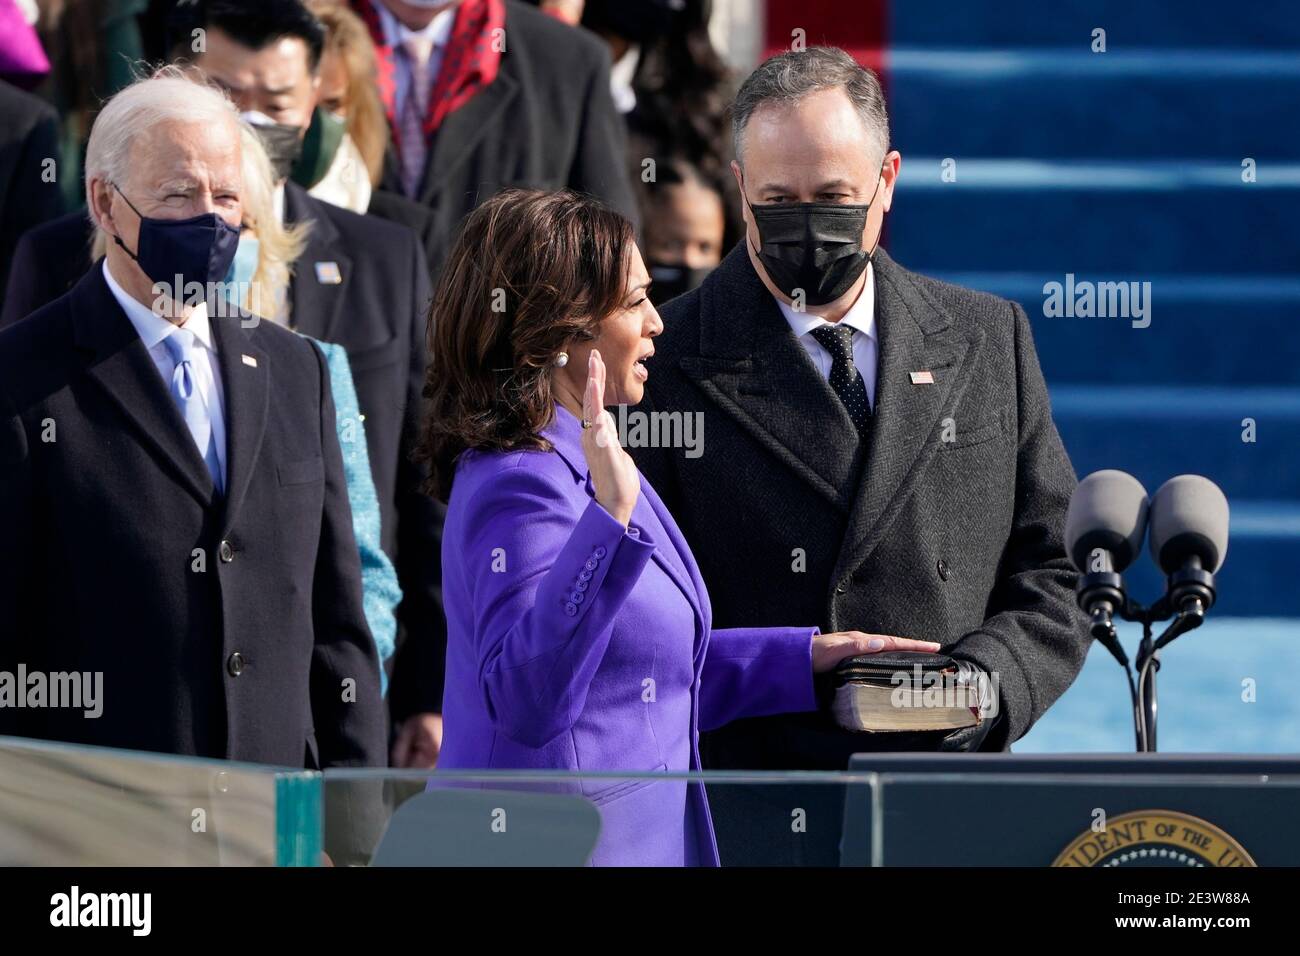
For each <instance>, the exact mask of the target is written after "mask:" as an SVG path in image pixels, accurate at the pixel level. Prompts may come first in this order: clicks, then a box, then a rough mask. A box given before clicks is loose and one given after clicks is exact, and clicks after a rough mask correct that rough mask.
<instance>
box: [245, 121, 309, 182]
mask: <svg viewBox="0 0 1300 956" xmlns="http://www.w3.org/2000/svg"><path fill="white" fill-rule="evenodd" d="M240 119H242V120H243V121H244V122H245V123H247V124H248V125H249V126H251V127H252V128H253V132H254V133H256V134H257V138H258V140H260V141H261V143H262V149H264V150H266V158H267V159H269V160H270V161H271V174H272V175H273V176H275V181H276V182H277V183H281V182H284V180H285V179H287V178H288V177H289V173H290V172H291V171H292V170H293V164H294V163H296V162H298V157H299V156H301V155H302V135H303V130H302V127H301V126H290V125H288V124H287V123H275V122H272V121H271V118H270V117H269V116H267V115H266V114H265V113H256V112H254V113H241V114H240Z"/></svg>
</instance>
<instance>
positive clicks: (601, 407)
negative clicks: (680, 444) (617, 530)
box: [582, 349, 641, 527]
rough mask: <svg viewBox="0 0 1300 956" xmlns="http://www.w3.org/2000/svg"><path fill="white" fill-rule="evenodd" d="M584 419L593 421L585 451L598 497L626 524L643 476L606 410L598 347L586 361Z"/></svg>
mask: <svg viewBox="0 0 1300 956" xmlns="http://www.w3.org/2000/svg"><path fill="white" fill-rule="evenodd" d="M582 418H583V420H584V421H588V422H591V423H592V424H591V427H590V428H584V429H583V430H582V453H583V454H584V455H585V456H586V458H587V469H588V470H589V471H590V472H591V483H592V485H593V487H594V488H595V491H596V500H597V501H598V502H600V506H601V507H602V508H604V509H605V510H606V511H608V512H609V513H610V514H611V515H613V516H614V518H615V520H617V521H618V522H619V523H620V524H622V525H623V526H624V527H626V526H627V523H628V522H629V521H631V520H632V509H633V508H634V507H635V506H636V500H637V498H638V497H640V495H641V475H640V473H639V472H638V471H637V470H636V463H635V462H633V461H632V456H631V455H629V454H628V453H627V452H626V451H624V450H623V446H622V445H621V444H620V443H619V440H618V426H617V425H615V424H614V416H613V415H611V414H610V413H609V412H607V411H605V363H604V361H603V360H602V359H601V357H600V353H599V352H598V351H596V350H595V349H592V350H591V358H589V359H588V360H587V387H586V388H585V389H584V390H583V393H582Z"/></svg>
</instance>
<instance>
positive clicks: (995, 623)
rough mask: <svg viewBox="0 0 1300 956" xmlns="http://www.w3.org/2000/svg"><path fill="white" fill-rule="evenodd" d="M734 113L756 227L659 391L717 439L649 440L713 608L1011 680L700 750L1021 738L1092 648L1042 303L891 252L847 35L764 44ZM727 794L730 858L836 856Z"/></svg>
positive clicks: (873, 132) (666, 351)
mask: <svg viewBox="0 0 1300 956" xmlns="http://www.w3.org/2000/svg"><path fill="white" fill-rule="evenodd" d="M734 124H735V133H736V154H737V160H736V162H735V163H733V170H734V171H735V173H736V176H737V179H738V181H739V183H740V187H741V192H742V195H743V196H744V198H745V208H744V215H745V220H746V223H747V235H746V237H745V240H744V243H743V244H742V245H740V246H737V247H736V248H735V249H733V250H732V252H731V253H730V254H729V255H728V256H727V258H726V259H725V260H724V261H723V263H722V264H721V265H720V266H719V267H718V269H717V270H716V271H715V272H713V273H712V274H711V275H710V276H709V278H708V279H706V280H705V282H704V284H703V285H702V286H701V287H700V288H699V289H697V290H695V291H693V292H690V293H688V294H686V295H684V296H682V297H680V298H678V299H676V300H674V301H673V302H671V303H669V304H668V305H666V306H665V307H664V308H663V317H664V324H665V328H666V331H665V333H664V334H663V335H662V336H661V337H660V339H659V340H658V341H657V343H656V355H655V357H654V359H653V360H652V362H651V373H650V377H649V383H648V386H647V387H648V392H649V401H648V402H647V403H645V407H644V409H643V410H645V411H654V412H674V413H676V412H685V413H697V414H700V415H701V416H702V419H703V438H704V446H703V448H704V454H698V453H692V455H687V454H685V453H684V452H683V451H682V450H680V449H676V450H675V449H669V448H633V449H631V451H632V453H633V455H634V457H635V458H636V459H637V462H638V464H639V465H640V467H641V469H642V471H643V472H644V473H645V475H646V477H647V478H648V479H649V480H650V482H651V484H652V485H653V486H654V487H655V489H656V490H657V491H658V492H659V493H660V495H662V496H663V498H664V500H665V502H666V503H667V504H668V506H669V508H670V510H671V511H672V513H673V515H674V517H676V519H677V521H678V523H679V524H680V525H681V528H682V531H683V532H684V533H685V535H686V537H687V539H688V541H689V543H690V545H691V548H692V550H693V551H694V553H695V555H696V558H697V559H698V561H699V563H700V567H701V569H702V571H703V574H704V578H705V582H706V583H707V584H708V587H709V594H710V597H711V599H712V601H713V612H714V620H715V622H716V623H717V625H718V626H720V627H735V626H746V625H748V626H755V625H766V624H775V623H777V622H779V621H790V620H796V621H799V620H802V621H812V622H817V623H819V624H820V625H821V627H822V628H823V629H824V630H838V629H842V628H854V629H857V630H862V631H866V632H870V633H881V634H892V635H902V636H906V637H912V638H922V639H931V640H935V641H939V642H940V643H941V644H942V645H943V652H944V653H947V654H949V655H951V656H952V657H954V658H957V659H958V660H962V661H965V662H966V663H967V665H968V666H974V667H978V668H979V669H980V671H982V672H983V673H984V675H986V676H987V677H988V678H989V679H990V683H991V684H993V685H994V686H997V687H998V688H1000V695H999V698H998V699H997V701H996V704H997V708H996V710H997V713H996V717H993V716H992V715H990V717H986V718H985V720H984V721H983V722H982V723H981V725H980V728H979V729H978V730H975V731H961V732H958V733H957V734H955V735H951V736H950V737H948V738H946V739H943V740H941V741H940V740H937V739H935V738H934V737H933V735H928V736H927V735H923V736H919V737H913V736H911V735H906V736H901V735H890V734H875V735H870V736H867V735H862V734H856V733H852V732H848V731H844V730H841V729H839V728H838V727H837V726H836V725H835V723H834V722H833V720H832V719H831V718H830V716H829V714H827V713H825V712H822V713H814V714H806V715H790V716H780V717H770V718H760V719H756V720H748V721H738V722H736V723H734V724H732V725H730V726H728V727H725V728H722V729H721V730H718V731H716V732H714V733H713V734H711V735H706V740H705V746H704V748H703V753H704V761H705V765H706V766H710V767H713V768H750V769H753V768H813V769H842V768H843V767H844V766H845V764H846V761H847V760H848V757H849V755H850V754H852V753H854V752H858V751H870V750H874V749H879V748H886V749H898V748H901V749H919V748H926V749H935V748H936V746H937V747H939V748H940V749H954V750H970V749H984V750H1005V749H1007V748H1008V747H1009V745H1010V744H1011V743H1012V742H1013V741H1015V740H1017V739H1018V738H1019V737H1021V736H1022V735H1023V734H1024V733H1025V732H1026V731H1027V730H1028V729H1029V728H1030V727H1031V726H1032V725H1033V723H1034V722H1035V721H1036V720H1038V719H1039V718H1040V717H1041V716H1042V715H1043V712H1044V711H1045V710H1046V709H1047V708H1048V707H1049V706H1050V705H1051V704H1052V702H1053V701H1055V700H1056V699H1057V698H1058V697H1059V696H1060V695H1061V694H1062V693H1063V692H1064V691H1065V689H1066V688H1067V687H1068V686H1069V685H1070V683H1071V682H1072V681H1073V680H1074V678H1075V676H1076V674H1077V673H1078V671H1079V669H1080V667H1081V666H1082V664H1083V660H1084V656H1085V652H1086V650H1087V647H1088V636H1087V630H1086V627H1085V622H1084V619H1083V617H1082V615H1081V613H1080V612H1079V611H1078V610H1077V609H1076V606H1075V602H1074V597H1073V594H1072V586H1073V583H1074V575H1073V573H1072V571H1071V569H1070V565H1069V562H1068V560H1067V559H1066V556H1065V553H1064V548H1063V544H1062V531H1063V526H1064V522H1065V512H1066V507H1067V504H1068V501H1069V498H1070V495H1071V493H1072V491H1073V488H1074V485H1075V478H1074V473H1073V470H1072V468H1071V466H1070V462H1069V459H1068V458H1067V456H1066V453H1065V450H1064V448H1063V447H1062V445H1061V441H1060V438H1059V437H1058V435H1057V432H1056V428H1055V426H1054V425H1053V423H1052V419H1051V411H1050V408H1049V404H1048V397H1047V391H1046V388H1045V385H1044V382H1043V377H1042V374H1041V372H1040V370H1039V366H1038V360H1037V357H1036V355H1035V352H1034V347H1033V342H1032V339H1031V336H1030V330H1029V323H1028V321H1027V319H1026V317H1025V314H1024V312H1023V311H1022V310H1021V309H1020V308H1019V306H1016V305H1014V304H1012V303H1010V302H1006V301H1003V300H1001V299H997V298H995V297H993V296H990V295H985V294H982V293H977V292H971V291H968V290H965V289H960V288H957V287H955V286H951V285H948V284H945V283H941V282H936V281H934V280H931V279H927V278H924V277H922V276H919V275H916V274H914V273H912V272H909V271H908V270H906V269H904V268H903V267H902V266H900V265H898V264H897V263H895V262H894V261H892V260H891V259H890V258H889V257H888V255H886V254H885V253H884V252H876V253H875V255H874V263H873V261H872V260H873V257H872V255H871V253H872V252H873V251H874V247H875V245H876V242H877V240H878V237H879V235H880V230H881V226H882V223H883V218H884V213H885V212H886V211H887V210H888V209H889V206H890V204H891V201H892V196H893V187H894V182H895V178H896V176H897V173H898V169H899V165H900V158H899V154H898V153H897V152H889V151H888V125H887V119H886V115H885V107H884V100H883V97H882V95H881V91H880V87H879V84H878V82H877V81H876V78H875V76H874V74H872V73H870V71H868V70H864V69H862V68H861V67H859V66H858V65H857V64H856V63H854V62H853V60H852V58H850V57H849V56H848V55H847V54H845V53H844V52H843V51H840V50H832V49H826V48H814V49H809V50H808V51H806V52H798V53H787V54H783V55H781V56H778V57H775V58H773V59H772V60H769V61H767V62H766V63H764V64H762V65H761V66H760V67H759V68H758V69H757V70H756V71H755V72H754V74H753V75H752V76H751V77H750V78H749V79H748V80H747V81H746V82H745V84H744V86H743V87H742V88H741V91H740V93H739V94H738V96H737V100H736V105H735V109H734ZM993 678H996V681H995V682H994V681H993V680H992V679H993ZM825 789H826V788H823V792H825ZM718 796H719V799H720V800H722V801H723V802H724V803H725V804H727V807H725V808H724V809H723V810H721V811H719V816H720V817H721V818H722V821H721V822H720V824H719V835H720V840H721V841H722V842H723V843H724V844H727V845H729V846H730V847H731V851H732V852H731V859H732V860H733V861H734V860H736V859H743V860H746V861H748V862H771V861H773V860H776V861H784V862H790V861H792V860H795V859H803V860H821V861H822V862H831V861H833V859H834V857H833V856H831V857H829V858H827V857H824V856H819V855H818V853H820V852H822V851H825V850H827V848H828V845H827V844H825V843H823V844H821V845H820V848H819V849H813V848H814V847H818V844H817V841H816V840H813V839H809V840H807V841H803V844H802V845H800V840H799V838H797V837H796V838H785V839H783V838H782V837H781V836H780V835H779V831H780V829H781V828H779V827H773V829H772V831H771V832H770V833H764V834H762V835H759V836H754V834H753V833H752V832H751V833H749V834H748V835H749V836H750V837H752V838H753V839H751V840H750V849H751V850H752V851H753V854H757V855H752V854H747V855H743V856H738V855H737V854H738V852H739V843H740V842H743V837H744V836H745V835H746V834H745V831H744V828H745V827H746V826H755V825H757V824H756V823H755V821H757V820H759V819H763V818H764V813H767V814H768V816H767V819H776V817H772V816H771V813H770V809H771V808H770V807H768V808H767V809H766V810H765V809H764V806H763V799H764V798H763V797H760V796H757V795H752V794H751V795H750V796H748V797H747V796H746V795H744V794H741V793H739V792H738V789H737V788H732V789H731V790H729V791H727V792H724V793H721V794H719V795H718ZM768 797H769V798H770V797H771V795H770V794H769V795H768ZM775 800H776V803H778V804H782V805H783V806H784V803H785V802H788V801H782V799H781V798H780V797H779V796H778V797H777V798H775ZM810 812H811V811H810ZM826 813H827V815H829V816H832V817H833V816H834V810H833V808H832V809H830V810H827V811H826ZM782 814H783V817H782V818H783V819H784V831H785V833H786V834H787V835H788V834H789V829H790V828H789V808H788V806H786V807H784V809H783V810H782ZM782 814H778V816H782ZM837 827H838V823H837V821H833V822H832V826H831V827H830V828H829V830H831V831H835V833H837ZM809 832H810V833H811V832H812V829H811V827H810V830H809ZM823 832H827V828H823ZM760 847H765V848H766V849H767V850H768V851H770V855H768V856H766V857H765V856H763V854H762V852H760ZM829 852H830V853H831V854H833V853H834V843H833V842H830V843H829ZM723 859H724V861H725V860H727V859H728V853H727V851H726V850H725V849H724V852H723Z"/></svg>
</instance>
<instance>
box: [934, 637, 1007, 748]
mask: <svg viewBox="0 0 1300 956" xmlns="http://www.w3.org/2000/svg"><path fill="white" fill-rule="evenodd" d="M956 664H957V675H956V677H955V678H954V683H955V685H956V686H957V687H958V688H964V689H965V693H966V694H968V695H969V696H968V697H967V698H966V699H967V701H968V702H969V703H970V705H971V706H978V707H979V709H980V715H981V716H980V722H979V723H978V724H976V725H975V726H974V727H962V728H960V729H958V730H954V731H953V732H952V733H950V734H948V736H946V737H944V738H943V740H941V741H940V742H939V752H940V753H954V752H962V753H975V752H976V751H978V750H979V749H980V747H981V745H982V744H983V743H984V741H985V740H986V739H987V738H988V736H989V733H990V732H991V731H992V730H993V728H994V727H996V726H997V725H998V724H999V723H1000V722H1001V721H1002V708H1001V706H1000V705H1001V701H999V700H996V699H995V695H996V693H997V692H996V691H995V690H994V689H993V684H992V681H990V680H989V678H988V675H987V674H985V673H984V671H983V670H981V669H980V668H979V666H977V665H975V664H972V663H971V662H970V661H964V660H960V659H958V660H956Z"/></svg>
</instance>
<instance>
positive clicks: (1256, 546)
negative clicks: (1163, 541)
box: [884, 0, 1300, 617]
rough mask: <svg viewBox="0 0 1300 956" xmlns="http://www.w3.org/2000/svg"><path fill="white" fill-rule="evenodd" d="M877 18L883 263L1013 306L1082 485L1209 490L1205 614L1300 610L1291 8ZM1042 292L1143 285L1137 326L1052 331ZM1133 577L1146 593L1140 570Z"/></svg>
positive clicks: (1155, 7)
mask: <svg viewBox="0 0 1300 956" xmlns="http://www.w3.org/2000/svg"><path fill="white" fill-rule="evenodd" d="M888 18H889V29H888V36H889V45H888V48H887V52H886V55H885V57H884V68H885V77H886V83H887V87H888V91H889V98H890V109H891V118H892V121H893V134H894V142H895V145H896V146H897V148H898V149H900V150H901V152H902V154H903V170H902V175H901V177H900V182H899V191H898V195H897V197H896V200H895V205H894V209H893V213H892V215H891V216H890V232H889V250H890V253H891V254H892V255H893V256H894V257H895V258H896V259H897V260H898V261H900V262H902V263H904V264H905V265H907V266H909V267H910V268H913V269H917V270H919V271H921V272H924V273H927V274H930V275H934V276H936V277H939V278H945V279H949V280H951V281H954V282H958V283H960V284H962V285H967V286H971V287H974V288H979V289H985V290H987V291H989V292H994V293H997V294H999V295H1003V296H1006V297H1008V298H1012V299H1015V300H1017V301H1019V302H1020V303H1021V304H1022V305H1023V306H1024V307H1025V310H1026V312H1027V313H1028V314H1029V317H1030V319H1031V322H1032V325H1033V329H1034V337H1035V341H1036V343H1037V346H1038V353H1039V357H1040V360H1041V362H1042V365H1043V372H1044V375H1045V376H1046V378H1047V382H1048V385H1049V387H1050V390H1051V394H1052V405H1053V411H1054V414H1055V418H1056V422H1057V426H1058V428H1059V429H1060V431H1061V436H1062V438H1063V439H1064V441H1065V444H1066V448H1067V449H1068V450H1069V452H1070V457H1071V460H1072V461H1073V462H1074V466H1075V469H1076V471H1077V472H1078V473H1079V475H1080V476H1082V475H1084V474H1087V473H1089V472H1091V471H1095V470H1097V469H1099V468H1121V469H1123V470H1125V471H1129V472H1132V473H1133V474H1134V475H1136V476H1137V477H1138V479H1139V480H1141V481H1142V482H1143V484H1144V485H1146V487H1147V490H1148V492H1151V493H1154V491H1155V490H1156V488H1157V487H1159V485H1160V483H1161V482H1163V481H1164V480H1165V479H1166V478H1168V477H1170V476H1172V475H1176V474H1180V473H1184V472H1195V473H1198V474H1203V475H1205V476H1207V477H1209V478H1211V479H1213V480H1214V481H1216V482H1218V483H1219V485H1220V486H1221V487H1222V488H1223V490H1224V491H1225V493H1226V494H1227V495H1228V498H1229V501H1230V503H1231V506H1232V536H1231V544H1230V547H1229V553H1228V559H1227V563H1226V564H1225V565H1224V569H1223V572H1222V574H1221V576H1220V585H1221V593H1222V601H1221V604H1220V605H1219V606H1218V607H1217V608H1216V609H1215V611H1216V616H1222V615H1226V614H1231V615H1270V616H1288V617H1289V616H1295V617H1300V588H1297V587H1296V586H1295V584H1294V583H1293V581H1292V580H1291V575H1292V572H1293V571H1294V570H1296V569H1297V568H1300V560H1297V556H1298V551H1297V547H1298V546H1300V327H1298V324H1300V9H1297V8H1296V7H1295V5H1294V4H1291V3H1284V2H1252V3H1249V4H1236V5H1231V6H1229V7H1225V6H1224V5H1223V4H1221V3H1212V2H1207V0H1199V2H1179V3H1172V2H1163V3H1148V4H1134V3H1131V2H1128V0H1124V2H1121V0H1090V2H1086V3H1085V2H1077V0H1072V2H1063V3H1061V2H1058V3H1052V4H1043V3H1040V2H1034V0H1002V2H998V3H951V2H946V0H898V2H895V3H893V4H892V5H891V6H890V8H889V11H888ZM1096 28H1102V29H1104V30H1105V44H1106V50H1105V52H1093V49H1092V47H1093V42H1094V37H1093V31H1094V29H1096ZM945 160H950V161H952V162H950V163H948V164H947V168H948V169H949V170H950V174H949V176H948V177H946V178H947V179H949V180H950V181H945V176H944V171H945V163H944V161H945ZM1252 161H1253V162H1252ZM1243 162H1245V164H1246V165H1245V167H1243ZM1247 169H1249V170H1250V172H1251V173H1253V181H1243V175H1244V174H1245V173H1246V172H1247ZM1247 178H1251V177H1249V176H1248V177H1247ZM1067 276H1072V277H1073V279H1067ZM1052 282H1055V283H1059V284H1061V286H1062V287H1065V286H1066V284H1067V282H1075V283H1079V282H1094V283H1100V282H1137V283H1149V284H1150V285H1149V286H1147V287H1146V288H1149V290H1150V297H1149V312H1148V314H1147V315H1145V316H1144V317H1142V318H1133V317H1132V314H1131V311H1130V314H1129V315H1128V316H1125V315H1120V316H1113V315H1112V316H1109V317H1096V316H1093V317H1081V316H1067V315H1057V316H1049V315H1045V314H1044V304H1045V299H1046V298H1047V297H1046V296H1045V295H1044V286H1045V284H1047V283H1052ZM1138 288H1141V287H1140V286H1139V287H1138ZM1115 304H1122V301H1119V300H1117V301H1116V303H1115ZM1252 423H1253V428H1252V427H1251V425H1252ZM1243 436H1244V437H1245V438H1247V439H1249V438H1253V439H1254V440H1253V441H1248V440H1243ZM1130 577H1131V578H1132V582H1131V583H1132V585H1133V587H1134V590H1135V592H1136V593H1137V594H1138V595H1149V594H1154V593H1155V591H1156V589H1157V588H1158V587H1159V581H1158V579H1157V577H1156V574H1155V573H1154V570H1153V569H1152V568H1151V565H1150V562H1149V561H1143V562H1142V563H1141V566H1140V567H1139V568H1136V569H1135V571H1134V572H1133V574H1132V575H1130Z"/></svg>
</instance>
